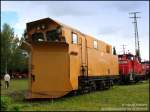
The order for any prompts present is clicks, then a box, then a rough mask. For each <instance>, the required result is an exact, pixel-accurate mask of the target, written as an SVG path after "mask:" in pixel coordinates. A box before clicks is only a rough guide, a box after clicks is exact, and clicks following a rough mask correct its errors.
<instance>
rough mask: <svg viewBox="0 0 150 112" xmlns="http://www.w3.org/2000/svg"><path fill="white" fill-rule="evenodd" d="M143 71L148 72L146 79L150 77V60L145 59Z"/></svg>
mask: <svg viewBox="0 0 150 112" xmlns="http://www.w3.org/2000/svg"><path fill="white" fill-rule="evenodd" d="M142 67H143V72H144V74H146V77H145V78H146V79H149V78H150V62H149V61H143V62H142Z"/></svg>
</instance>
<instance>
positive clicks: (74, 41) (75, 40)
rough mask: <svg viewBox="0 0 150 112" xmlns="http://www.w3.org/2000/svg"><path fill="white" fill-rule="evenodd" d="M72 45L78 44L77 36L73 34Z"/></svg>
mask: <svg viewBox="0 0 150 112" xmlns="http://www.w3.org/2000/svg"><path fill="white" fill-rule="evenodd" d="M72 43H73V44H77V43H78V36H77V34H75V33H72Z"/></svg>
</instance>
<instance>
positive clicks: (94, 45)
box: [93, 40, 98, 49]
mask: <svg viewBox="0 0 150 112" xmlns="http://www.w3.org/2000/svg"><path fill="white" fill-rule="evenodd" d="M93 47H94V48H95V49H97V48H98V45H97V41H96V40H94V41H93Z"/></svg>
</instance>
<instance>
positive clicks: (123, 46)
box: [121, 44, 127, 54]
mask: <svg viewBox="0 0 150 112" xmlns="http://www.w3.org/2000/svg"><path fill="white" fill-rule="evenodd" d="M121 46H122V50H123V54H125V46H127V45H124V44H123V45H121Z"/></svg>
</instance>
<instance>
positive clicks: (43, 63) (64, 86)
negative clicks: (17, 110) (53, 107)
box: [28, 42, 72, 98]
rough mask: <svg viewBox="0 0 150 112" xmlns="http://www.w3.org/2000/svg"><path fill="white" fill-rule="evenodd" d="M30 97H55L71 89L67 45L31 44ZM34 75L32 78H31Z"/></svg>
mask: <svg viewBox="0 0 150 112" xmlns="http://www.w3.org/2000/svg"><path fill="white" fill-rule="evenodd" d="M31 65H32V70H31V73H32V75H31V88H30V89H31V90H30V91H31V93H32V94H30V96H28V97H30V98H57V97H61V96H64V95H65V94H67V93H68V92H70V91H71V90H72V87H71V83H70V79H69V69H68V68H69V54H68V45H67V44H65V43H46V42H43V43H38V44H32V61H31ZM33 77H34V79H33Z"/></svg>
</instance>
